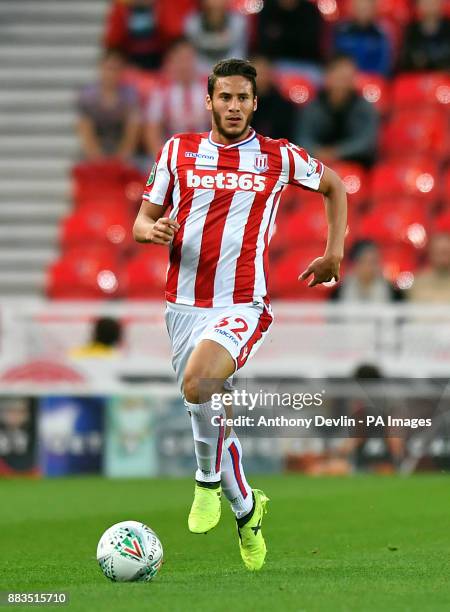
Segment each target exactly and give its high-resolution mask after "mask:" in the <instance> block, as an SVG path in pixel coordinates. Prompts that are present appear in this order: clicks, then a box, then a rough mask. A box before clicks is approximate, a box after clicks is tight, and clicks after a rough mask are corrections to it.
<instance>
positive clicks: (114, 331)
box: [70, 317, 122, 359]
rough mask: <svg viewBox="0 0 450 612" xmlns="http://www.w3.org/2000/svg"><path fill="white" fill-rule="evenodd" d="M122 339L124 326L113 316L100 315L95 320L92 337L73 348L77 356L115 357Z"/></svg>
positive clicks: (72, 352) (72, 354)
mask: <svg viewBox="0 0 450 612" xmlns="http://www.w3.org/2000/svg"><path fill="white" fill-rule="evenodd" d="M121 339H122V326H121V324H120V322H119V321H117V320H116V319H113V318H112V317H100V318H98V319H97V320H96V321H95V322H94V326H93V328H92V337H91V340H90V342H88V344H86V345H85V346H81V347H79V348H76V349H73V350H72V351H71V353H70V356H71V357H75V358H88V359H89V358H92V357H93V358H96V357H114V356H115V355H116V354H117V350H118V347H119V345H120V341H121Z"/></svg>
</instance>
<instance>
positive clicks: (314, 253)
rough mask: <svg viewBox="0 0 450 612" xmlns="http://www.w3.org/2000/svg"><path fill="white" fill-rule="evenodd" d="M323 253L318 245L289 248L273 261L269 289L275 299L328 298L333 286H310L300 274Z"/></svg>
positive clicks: (320, 299)
mask: <svg viewBox="0 0 450 612" xmlns="http://www.w3.org/2000/svg"><path fill="white" fill-rule="evenodd" d="M322 254H323V249H322V248H320V247H319V246H317V247H307V246H303V247H298V248H297V249H294V250H289V251H288V252H287V253H286V254H285V255H284V257H282V258H281V259H279V260H278V261H275V262H272V263H271V267H270V272H269V291H270V295H271V296H272V297H273V298H275V299H289V300H305V301H314V302H317V301H323V300H326V299H328V297H329V295H330V293H331V291H332V286H329V287H326V286H324V285H317V286H316V287H308V282H310V280H311V278H312V277H311V278H310V279H309V280H308V281H299V280H298V276H299V274H301V273H302V272H303V271H304V270H305V269H306V268H307V266H308V265H309V264H310V263H311V261H313V260H314V259H315V258H316V257H320V256H321V255H322Z"/></svg>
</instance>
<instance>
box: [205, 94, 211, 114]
mask: <svg viewBox="0 0 450 612" xmlns="http://www.w3.org/2000/svg"><path fill="white" fill-rule="evenodd" d="M205 106H206V109H207V110H209V111H210V110H212V102H211V97H210V95H209V94H208V95H207V96H206V100H205Z"/></svg>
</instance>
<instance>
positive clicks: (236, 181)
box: [186, 170, 266, 191]
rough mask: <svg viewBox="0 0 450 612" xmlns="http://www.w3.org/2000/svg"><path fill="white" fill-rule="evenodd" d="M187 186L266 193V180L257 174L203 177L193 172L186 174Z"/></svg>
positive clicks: (216, 174)
mask: <svg viewBox="0 0 450 612" xmlns="http://www.w3.org/2000/svg"><path fill="white" fill-rule="evenodd" d="M186 184H187V186H188V187H190V188H191V189H233V190H234V191H236V190H239V191H264V189H265V188H266V178H265V177H264V176H258V175H255V174H250V173H245V174H237V173H236V172H217V173H215V174H206V173H203V174H202V175H201V176H200V175H199V174H195V173H194V171H193V170H188V171H187V173H186Z"/></svg>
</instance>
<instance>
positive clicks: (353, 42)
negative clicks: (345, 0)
mask: <svg viewBox="0 0 450 612" xmlns="http://www.w3.org/2000/svg"><path fill="white" fill-rule="evenodd" d="M376 12H377V0H352V3H351V17H350V19H348V20H347V21H343V22H341V23H338V24H337V25H336V27H335V31H334V50H335V52H337V53H345V54H347V55H350V56H351V57H353V59H354V61H355V63H356V65H357V67H358V69H359V70H360V71H361V72H372V73H377V74H381V75H383V76H387V75H388V74H389V72H390V69H391V66H392V56H391V53H392V51H391V45H390V41H389V38H388V36H387V34H386V33H385V32H384V31H383V29H382V27H381V26H380V24H379V23H377V21H376Z"/></svg>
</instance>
